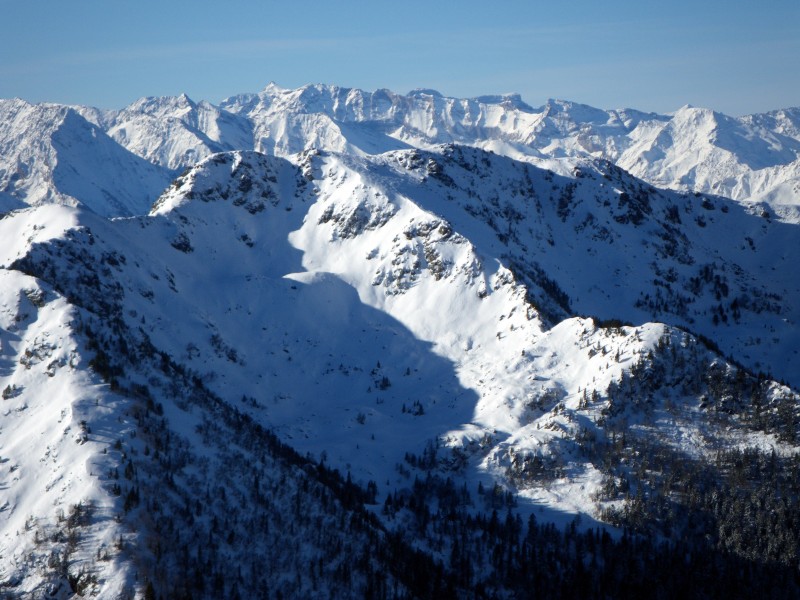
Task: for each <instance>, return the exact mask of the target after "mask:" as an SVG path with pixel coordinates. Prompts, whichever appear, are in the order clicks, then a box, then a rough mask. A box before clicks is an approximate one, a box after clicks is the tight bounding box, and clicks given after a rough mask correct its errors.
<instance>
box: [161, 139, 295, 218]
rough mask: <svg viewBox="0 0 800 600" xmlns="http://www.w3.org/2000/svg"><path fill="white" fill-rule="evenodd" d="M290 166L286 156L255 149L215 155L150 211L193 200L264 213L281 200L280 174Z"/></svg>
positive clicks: (176, 183) (179, 179)
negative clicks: (267, 153) (221, 203)
mask: <svg viewBox="0 0 800 600" xmlns="http://www.w3.org/2000/svg"><path fill="white" fill-rule="evenodd" d="M287 166H288V165H287V164H286V161H284V160H282V159H279V158H276V157H271V156H267V155H265V154H261V153H260V152H255V151H252V150H251V151H234V152H221V153H219V154H214V155H212V156H209V157H208V158H206V159H204V160H203V161H201V162H200V163H198V164H197V165H195V166H193V167H191V168H188V169H186V170H185V171H184V173H182V174H181V175H180V176H178V177H177V178H176V179H175V180H174V181H173V182H172V184H171V185H170V186H169V188H168V189H167V190H166V191H165V192H164V193H163V194H162V195H161V196H160V197H159V198H158V199H157V200H156V201H155V203H154V204H153V207H152V209H151V211H150V214H153V215H155V214H162V213H167V212H170V211H171V210H173V209H175V208H177V207H179V206H181V205H183V204H185V203H187V202H189V201H202V202H209V201H230V202H231V203H232V204H233V205H234V206H242V205H244V207H245V208H246V209H247V210H248V211H250V212H260V211H262V210H264V208H265V207H266V206H267V205H268V204H270V205H272V206H277V204H278V203H279V202H280V200H281V198H280V196H279V193H278V191H279V190H278V174H279V172H280V171H281V170H285V169H286V168H287ZM288 168H290V169H292V170H296V168H295V167H288ZM298 179H299V172H298Z"/></svg>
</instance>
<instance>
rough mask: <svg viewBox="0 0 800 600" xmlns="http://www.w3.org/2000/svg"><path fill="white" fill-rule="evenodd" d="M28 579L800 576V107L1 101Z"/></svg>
mask: <svg viewBox="0 0 800 600" xmlns="http://www.w3.org/2000/svg"><path fill="white" fill-rule="evenodd" d="M0 210H2V211H3V216H2V219H0V240H2V244H0V390H2V399H0V408H2V420H0V596H2V597H8V598H58V599H66V598H76V597H97V598H148V599H150V598H165V599H166V598H195V599H200V598H242V599H245V598H307V597H331V598H334V597H335V598H524V597H531V598H551V597H552V598H555V597H558V598H564V597H574V598H626V597H630V598H644V597H657V598H674V597H698V598H699V597H702V598H733V597H743V598H744V597H755V596H758V597H795V596H798V595H800V553H799V550H798V549H800V454H799V453H798V450H799V449H800V410H799V408H800V407H798V400H800V395H799V394H800V354H798V352H800V326H799V325H798V323H799V322H800V276H799V275H798V273H797V268H796V266H797V265H798V264H800V109H797V108H788V109H784V110H778V111H775V112H772V113H768V114H762V115H751V116H747V117H741V118H733V117H728V116H725V115H722V114H719V113H716V112H714V111H711V110H706V109H699V108H692V107H688V106H687V107H683V108H681V109H679V110H677V111H676V112H675V113H673V114H670V115H657V114H651V113H642V112H639V111H635V110H630V109H625V110H610V111H607V110H599V109H595V108H592V107H589V106H585V105H580V104H577V103H572V102H565V101H555V100H551V101H548V102H547V104H545V105H544V106H542V107H539V108H533V107H531V106H529V105H527V104H525V103H524V102H523V101H522V99H521V98H520V97H519V96H517V95H505V96H490V97H481V98H475V99H469V100H463V99H454V98H446V97H443V96H442V95H441V94H439V93H437V92H435V91H432V90H415V91H413V92H411V93H410V94H408V95H399V94H395V93H393V92H390V91H387V90H379V91H376V92H364V91H361V90H353V89H345V88H338V87H333V86H322V85H315V86H306V87H303V88H300V89H297V90H286V89H281V88H279V87H277V86H276V85H274V84H270V85H269V86H267V87H266V88H265V89H264V90H263V91H261V92H259V93H257V94H245V95H240V96H234V97H232V98H229V99H227V100H225V101H223V102H222V103H221V104H220V105H219V106H215V105H213V104H211V103H208V102H195V101H193V100H191V99H189V98H188V97H186V96H180V97H177V98H145V99H142V100H139V101H137V102H135V103H134V104H132V105H131V106H129V107H127V108H125V109H123V110H120V111H106V110H99V109H95V108H91V107H81V106H60V105H54V104H40V105H32V104H29V103H27V102H25V101H23V100H18V99H16V100H0Z"/></svg>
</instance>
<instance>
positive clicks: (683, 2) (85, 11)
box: [0, 0, 800, 115]
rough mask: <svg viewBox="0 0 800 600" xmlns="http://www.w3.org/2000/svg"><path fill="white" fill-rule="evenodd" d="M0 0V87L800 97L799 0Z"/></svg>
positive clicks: (657, 102) (643, 103)
mask: <svg viewBox="0 0 800 600" xmlns="http://www.w3.org/2000/svg"><path fill="white" fill-rule="evenodd" d="M757 4H758V3H756V2H753V1H752V0H750V1H747V2H744V1H740V0H728V1H726V2H722V1H718V0H705V1H704V0H692V1H687V0H677V1H666V2H649V1H647V0H644V1H642V0H638V1H621V0H605V1H602V2H601V1H596V0H595V1H592V2H590V1H583V0H572V1H571V2H556V1H554V0H551V1H550V2H539V1H538V0H528V1H506V2H504V1H502V0H494V1H493V2H489V1H488V0H483V1H474V0H461V1H459V2H451V1H449V0H440V1H438V2H437V1H436V0H426V1H418V0H403V1H402V2H385V1H383V0H373V1H372V2H366V1H361V0H339V1H338V2H334V1H331V0H328V1H318V0H306V1H305V2H291V3H290V2H273V1H262V2H244V1H240V0H217V1H216V2H207V1H205V0H195V1H193V2H189V1H185V0H160V1H158V2H156V1H153V0H137V1H136V2H134V1H129V0H111V1H110V2H109V1H108V0H105V1H104V2H99V1H95V0H72V1H70V2H62V1H60V0H36V1H27V2H23V1H19V0H17V1H14V2H11V1H8V0H0V15H2V20H0V97H2V98H9V97H21V98H25V99H27V100H30V101H35V102H39V101H51V102H64V103H78V104H90V105H94V106H99V107H103V108H120V107H122V106H124V105H126V104H128V103H130V102H132V101H133V100H135V99H136V98H139V97H141V96H158V95H174V94H179V93H181V92H185V93H187V94H188V95H189V96H190V97H192V98H195V99H206V100H210V101H212V102H219V101H220V100H222V99H223V98H225V97H227V96H230V95H234V94H237V93H241V92H255V91H258V90H260V89H262V88H263V87H264V86H265V85H266V84H267V83H268V82H269V81H275V82H276V83H278V84H279V85H281V86H284V87H297V86H300V85H303V84H306V83H334V84H337V85H341V86H348V87H360V88H363V89H367V90H374V89H377V88H383V87H385V88H389V89H392V90H394V91H397V92H407V91H409V90H410V89H413V88H417V87H425V88H435V89H438V90H439V91H441V92H442V93H444V94H446V95H451V96H478V95H482V94H494V93H504V92H519V93H521V94H522V96H523V98H524V99H525V100H526V101H527V102H528V103H530V104H532V105H534V106H538V105H540V104H542V103H543V102H545V101H546V100H547V99H548V98H564V99H569V100H575V101H578V102H583V103H586V104H591V105H593V106H598V107H602V108H621V107H633V108H639V109H641V110H648V111H658V112H668V111H673V110H676V109H677V108H679V107H680V106H682V105H684V104H693V105H696V106H706V107H710V108H714V109H717V110H720V111H722V112H725V113H728V114H733V115H739V114H745V113H751V112H760V111H766V110H771V109H775V108H783V107H788V106H799V105H800V1H798V0H769V3H765V4H768V6H769V8H768V9H759V8H757Z"/></svg>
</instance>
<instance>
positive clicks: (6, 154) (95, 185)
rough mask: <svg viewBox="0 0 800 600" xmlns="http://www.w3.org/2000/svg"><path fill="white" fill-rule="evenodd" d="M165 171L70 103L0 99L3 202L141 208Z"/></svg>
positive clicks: (113, 210) (122, 210)
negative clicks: (129, 148)
mask: <svg viewBox="0 0 800 600" xmlns="http://www.w3.org/2000/svg"><path fill="white" fill-rule="evenodd" d="M171 177H172V173H171V172H170V171H168V170H167V169H163V168H159V167H156V166H154V165H152V164H150V163H149V162H147V161H145V160H143V159H142V158H139V157H138V156H136V155H134V154H132V153H131V152H128V151H127V150H125V149H124V148H122V147H121V146H120V145H119V144H117V143H116V142H114V141H113V140H112V139H110V138H109V137H108V136H107V135H106V134H105V133H104V132H103V131H102V129H101V128H100V127H98V126H95V125H92V124H91V123H89V122H88V121H87V120H86V119H84V118H83V117H82V116H81V115H80V114H79V113H78V112H77V111H75V110H74V109H72V108H69V107H65V106H57V105H48V104H38V105H31V104H28V103H27V102H25V101H23V100H0V193H1V194H2V196H0V198H6V199H7V201H6V202H13V201H14V200H16V201H17V202H18V203H20V204H29V205H38V204H45V203H58V204H68V205H73V206H74V205H77V204H82V205H84V206H87V207H88V208H90V209H92V210H94V211H95V212H97V213H98V214H102V215H106V216H119V215H132V214H141V213H142V212H144V211H146V210H147V208H148V207H149V206H150V205H151V204H152V202H153V200H154V198H155V197H156V196H157V195H158V193H159V191H160V190H162V189H163V188H164V186H165V185H166V184H167V183H168V182H169V180H170V178H171ZM6 202H4V203H6Z"/></svg>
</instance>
